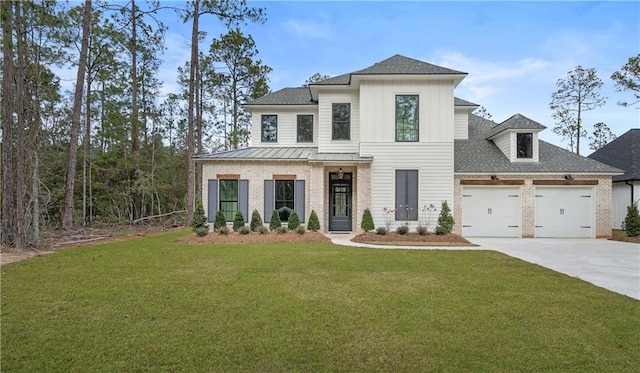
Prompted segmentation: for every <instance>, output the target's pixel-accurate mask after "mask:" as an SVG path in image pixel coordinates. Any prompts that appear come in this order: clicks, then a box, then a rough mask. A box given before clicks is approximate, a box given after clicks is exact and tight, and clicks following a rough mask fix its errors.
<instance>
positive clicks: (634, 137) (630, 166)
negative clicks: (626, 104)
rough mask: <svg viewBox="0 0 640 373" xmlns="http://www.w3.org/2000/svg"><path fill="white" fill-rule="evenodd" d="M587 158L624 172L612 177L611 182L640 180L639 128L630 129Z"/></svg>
mask: <svg viewBox="0 0 640 373" xmlns="http://www.w3.org/2000/svg"><path fill="white" fill-rule="evenodd" d="M589 158H591V159H595V160H596V161H599V162H602V163H605V164H608V165H609V166H613V167H617V168H620V169H623V170H624V171H625V172H624V174H623V175H618V176H614V177H613V181H631V180H640V128H632V129H630V130H629V131H627V132H625V133H624V134H622V135H621V136H620V137H618V138H616V139H614V140H613V141H611V142H610V143H608V144H607V145H605V146H603V147H602V148H600V149H598V150H596V151H595V152H593V153H592V154H591V155H590V156H589Z"/></svg>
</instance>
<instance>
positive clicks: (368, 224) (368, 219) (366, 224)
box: [360, 209, 376, 232]
mask: <svg viewBox="0 0 640 373" xmlns="http://www.w3.org/2000/svg"><path fill="white" fill-rule="evenodd" d="M360 228H362V230H363V231H365V232H369V231H372V230H374V229H376V226H375V225H374V224H373V216H371V210H369V209H366V210H364V212H363V213H362V223H360Z"/></svg>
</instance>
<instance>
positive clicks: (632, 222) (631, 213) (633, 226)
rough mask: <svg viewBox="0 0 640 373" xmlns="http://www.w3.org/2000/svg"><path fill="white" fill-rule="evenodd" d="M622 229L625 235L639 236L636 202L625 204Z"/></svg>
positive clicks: (639, 225) (639, 226) (639, 228)
mask: <svg viewBox="0 0 640 373" xmlns="http://www.w3.org/2000/svg"><path fill="white" fill-rule="evenodd" d="M624 230H625V232H627V236H629V237H635V236H640V214H638V202H633V203H631V205H629V206H627V216H626V217H625V218H624Z"/></svg>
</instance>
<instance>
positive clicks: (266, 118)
mask: <svg viewBox="0 0 640 373" xmlns="http://www.w3.org/2000/svg"><path fill="white" fill-rule="evenodd" d="M261 139H262V142H277V141H278V116H277V115H263V116H262V138H261Z"/></svg>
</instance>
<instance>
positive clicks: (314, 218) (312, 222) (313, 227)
mask: <svg viewBox="0 0 640 373" xmlns="http://www.w3.org/2000/svg"><path fill="white" fill-rule="evenodd" d="M307 229H308V230H310V231H314V232H317V231H319V230H320V220H318V214H316V212H315V211H314V210H311V214H310V215H309V222H308V223H307Z"/></svg>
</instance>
